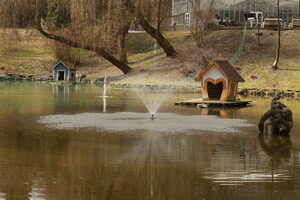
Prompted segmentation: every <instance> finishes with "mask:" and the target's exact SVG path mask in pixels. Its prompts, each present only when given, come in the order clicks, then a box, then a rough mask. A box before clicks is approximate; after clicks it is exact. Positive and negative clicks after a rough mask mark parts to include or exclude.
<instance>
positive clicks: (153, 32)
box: [122, 0, 177, 57]
mask: <svg viewBox="0 0 300 200" xmlns="http://www.w3.org/2000/svg"><path fill="white" fill-rule="evenodd" d="M122 2H123V5H124V7H125V8H126V9H128V11H130V12H131V13H132V14H133V15H134V16H135V18H136V19H137V20H138V21H139V23H140V25H141V27H142V28H143V29H144V30H145V31H146V32H147V33H148V34H149V35H150V36H151V37H153V38H154V39H155V40H156V41H157V43H158V44H159V45H160V46H161V47H162V48H163V50H164V52H165V53H166V55H167V56H170V57H176V55H177V52H176V50H175V48H174V47H173V46H172V45H171V43H170V42H169V41H168V40H167V39H166V38H165V37H164V36H163V34H162V33H161V32H160V30H158V29H157V28H154V27H153V26H152V25H151V23H150V21H149V19H147V18H146V17H145V14H144V13H143V6H144V8H145V4H144V5H143V1H139V0H136V1H135V2H134V1H131V0H122ZM142 5H143V6H142ZM159 5H161V2H160V3H159ZM146 8H147V7H146ZM146 10H147V11H148V12H149V11H151V10H150V9H149V8H147V9H146ZM159 10H160V9H159ZM158 18H160V17H158Z"/></svg>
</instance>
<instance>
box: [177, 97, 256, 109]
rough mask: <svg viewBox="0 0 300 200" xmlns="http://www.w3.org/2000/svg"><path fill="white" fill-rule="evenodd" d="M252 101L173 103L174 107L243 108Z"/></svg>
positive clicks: (194, 100) (188, 101) (193, 100)
mask: <svg viewBox="0 0 300 200" xmlns="http://www.w3.org/2000/svg"><path fill="white" fill-rule="evenodd" d="M251 102H252V101H240V100H236V101H209V100H208V101H207V100H205V101H204V100H203V99H201V98H199V99H190V100H184V101H179V102H175V105H176V106H197V107H200V108H201V107H245V106H248V105H250V104H251Z"/></svg>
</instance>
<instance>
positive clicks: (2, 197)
mask: <svg viewBox="0 0 300 200" xmlns="http://www.w3.org/2000/svg"><path fill="white" fill-rule="evenodd" d="M5 196H6V195H5V194H4V193H1V192H0V200H6V198H5Z"/></svg>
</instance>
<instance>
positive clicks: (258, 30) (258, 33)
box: [257, 24, 260, 46]
mask: <svg viewBox="0 0 300 200" xmlns="http://www.w3.org/2000/svg"><path fill="white" fill-rule="evenodd" d="M257 44H258V46H260V27H259V25H258V24H257Z"/></svg>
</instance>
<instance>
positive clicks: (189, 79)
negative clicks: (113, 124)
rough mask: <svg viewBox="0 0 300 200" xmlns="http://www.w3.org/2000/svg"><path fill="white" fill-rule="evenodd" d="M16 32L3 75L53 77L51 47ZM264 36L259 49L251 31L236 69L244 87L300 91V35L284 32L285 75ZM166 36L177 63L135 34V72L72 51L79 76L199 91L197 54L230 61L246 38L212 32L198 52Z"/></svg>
mask: <svg viewBox="0 0 300 200" xmlns="http://www.w3.org/2000/svg"><path fill="white" fill-rule="evenodd" d="M18 31H19V35H20V42H19V43H18V48H17V51H12V52H9V53H2V54H0V74H1V73H6V72H13V73H14V72H16V73H26V74H37V75H41V76H46V75H49V74H50V73H51V69H52V67H53V65H54V64H55V63H56V62H57V61H56V60H55V58H54V53H53V51H52V49H51V44H52V42H51V41H49V40H47V39H45V38H44V37H42V36H41V35H39V34H38V33H37V32H36V31H34V30H28V29H27V30H24V29H20V30H18ZM261 32H262V33H263V36H261V43H262V46H258V45H257V43H256V40H257V36H256V30H249V31H248V35H247V40H246V49H245V51H244V52H243V53H242V55H241V58H240V60H239V62H238V64H237V65H238V66H239V67H240V68H241V69H242V70H241V71H240V73H241V74H242V76H243V77H244V78H245V80H246V82H245V83H241V84H240V87H245V88H277V89H279V88H280V89H296V90H300V45H299V43H300V34H299V33H300V31H296V30H295V31H284V32H283V33H282V49H281V59H280V63H279V67H280V68H281V69H284V70H277V71H272V70H270V66H271V64H272V63H273V61H274V59H275V54H276V38H277V35H276V31H269V30H262V31H261ZM164 35H165V36H166V37H167V38H168V39H169V41H170V42H171V43H172V44H173V45H174V46H175V48H176V50H177V51H178V52H179V55H178V57H177V58H175V59H171V58H167V57H166V56H165V54H164V52H163V50H162V49H161V48H158V50H157V55H156V56H154V52H153V48H154V43H155V42H154V40H153V39H152V38H151V37H150V36H149V35H147V34H146V33H132V34H129V35H128V37H127V47H126V48H127V52H128V60H129V62H130V66H131V67H133V69H134V70H133V72H132V73H130V74H128V75H125V76H123V75H122V72H121V71H120V70H119V69H117V68H116V67H114V66H113V65H112V64H110V63H109V62H107V61H106V60H104V59H102V58H101V57H99V56H98V55H96V54H95V53H94V52H89V51H85V50H80V49H74V51H76V52H78V53H79V54H80V59H81V65H80V66H79V67H78V73H84V74H87V75H88V78H89V79H97V78H102V77H105V76H106V77H118V78H117V79H116V80H115V82H117V83H120V84H124V83H128V84H151V85H175V86H178V87H198V86H199V83H198V82H195V81H194V78H195V77H196V75H197V73H199V72H200V71H201V69H202V68H201V67H200V64H201V62H202V60H201V59H200V56H199V55H200V54H201V53H204V54H205V56H206V58H207V59H208V60H212V59H227V60H230V59H231V57H232V56H233V55H234V53H235V52H236V50H237V49H238V46H239V44H240V40H241V37H242V34H241V30H220V31H212V32H210V33H209V34H207V36H205V39H204V45H203V47H202V48H201V49H198V48H197V47H196V46H195V42H194V41H193V38H192V36H191V34H190V32H188V31H187V32H186V31H175V32H165V33H164ZM298 70H299V71H298ZM189 71H191V73H189ZM187 72H188V73H187ZM255 77H256V78H255Z"/></svg>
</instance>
